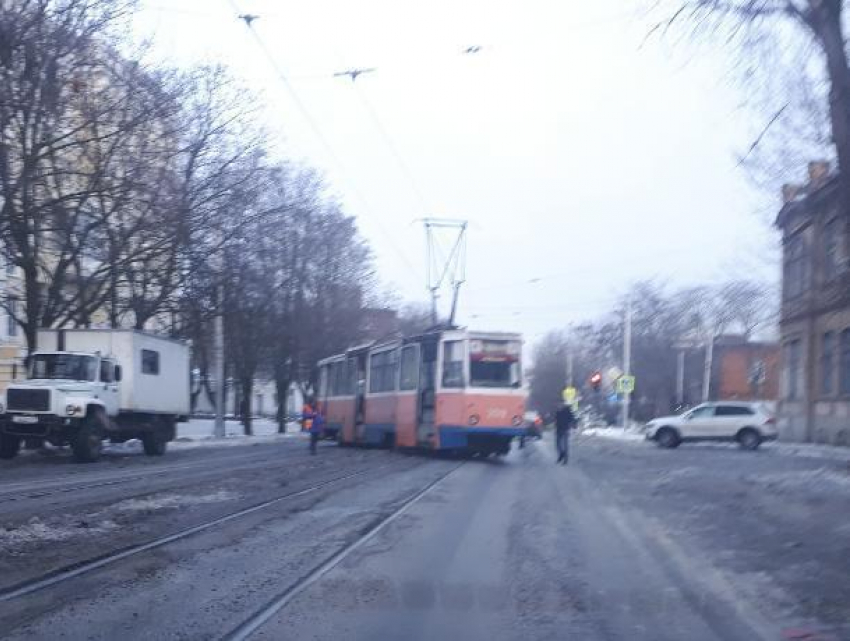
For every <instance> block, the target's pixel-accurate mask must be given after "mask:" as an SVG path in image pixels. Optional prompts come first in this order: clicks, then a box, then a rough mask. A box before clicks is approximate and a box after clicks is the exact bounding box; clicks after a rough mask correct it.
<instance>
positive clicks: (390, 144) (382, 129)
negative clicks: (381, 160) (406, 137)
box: [352, 83, 431, 212]
mask: <svg viewBox="0 0 850 641" xmlns="http://www.w3.org/2000/svg"><path fill="white" fill-rule="evenodd" d="M352 84H353V88H354V91H355V93H356V94H357V97H358V98H360V102H362V103H363V106H364V107H366V111H367V112H368V113H369V116H370V117H371V118H372V123H373V124H374V125H375V129H377V130H378V133H379V134H380V135H381V137H382V138H383V139H384V143H385V144H386V145H387V149H389V150H390V153H391V154H392V156H393V158H395V161H396V164H397V165H398V167H399V169H400V170H401V173H403V174H404V176H405V178H407V181H408V182H409V183H410V187H411V189H412V190H413V193H414V194H415V195H416V198H417V199H418V200H419V204H420V205H421V206H422V208H423V209H424V210H425V211H426V212H429V211H430V210H431V208H430V206H429V204H428V201H427V200H426V198H425V196H424V195H423V194H422V190H421V189H420V188H419V183H418V182H417V181H416V179H415V178H414V177H413V173H412V172H411V171H410V168H409V167H408V166H407V163H406V162H405V161H404V158H402V156H401V154H400V153H399V151H398V147H396V145H395V143H394V142H393V139H392V137H391V136H390V134H389V132H388V131H387V128H386V127H384V125H383V123H382V122H381V119H380V118H379V117H378V112H377V111H375V108H374V107H373V106H372V103H371V102H369V100H368V99H367V98H366V94H365V93H364V92H363V91H362V90H361V89H360V87H358V86H357V83H352Z"/></svg>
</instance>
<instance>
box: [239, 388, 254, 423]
mask: <svg viewBox="0 0 850 641" xmlns="http://www.w3.org/2000/svg"><path fill="white" fill-rule="evenodd" d="M240 387H241V391H242V394H241V396H242V398H240V399H239V413H240V415H241V418H242V425H243V427H244V428H245V436H253V435H254V427H253V424H252V416H251V398H252V397H253V396H254V378H253V377H251V376H246V377H244V378H243V379H242V384H241V385H240Z"/></svg>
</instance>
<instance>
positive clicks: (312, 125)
mask: <svg viewBox="0 0 850 641" xmlns="http://www.w3.org/2000/svg"><path fill="white" fill-rule="evenodd" d="M228 3H229V4H230V6H231V8H232V9H233V10H234V11H235V12H236V14H237V16H238V17H239V19H240V20H242V21H243V22H244V23H245V26H246V27H247V28H248V31H249V32H250V33H251V36H252V37H253V38H254V41H255V42H256V43H257V46H258V47H259V48H260V50H261V51H262V53H263V55H264V56H265V57H266V59H267V60H268V62H269V64H270V65H271V67H272V69H273V70H274V72H275V74H276V75H277V77H278V79H279V80H280V81H281V82H282V83H283V85H284V87H285V88H286V90H287V93H288V94H289V96H290V98H291V99H292V101H293V102H294V103H295V105H296V107H298V110H299V111H300V112H301V115H302V117H303V118H304V120H306V121H307V124H308V125H309V126H310V129H312V131H313V134H314V135H315V136H316V138H317V139H318V140H319V142H320V143H321V144H322V146H323V147H324V148H325V151H326V153H327V154H328V156H329V157H330V159H331V160H332V161H333V163H334V164H335V165H336V166H337V171H338V172H339V173H340V174H341V175H342V176H343V179H344V180H345V181H346V182H347V183H348V185H349V187H350V188H351V189H352V191H353V192H354V194H355V196H357V198H358V199H359V200H360V201H361V205H362V206H363V207H364V208H365V209H366V211H367V212H368V213H369V215H370V216H371V217H372V219H373V222H375V224H376V225H377V227H378V229H380V230H381V233H383V234H384V235H385V236H386V237H387V239H389V240H390V246H391V247H392V248H393V250H394V251H395V252H396V254H397V255H398V257H399V258H401V260H402V262H403V263H404V264H405V266H406V267H407V268H408V269H409V270H410V271H411V273H413V274H414V275H415V276H416V277H417V278H419V276H420V275H419V273H418V271H417V270H416V268H415V267H414V266H413V264H412V263H411V262H410V259H408V257H407V256H406V255H405V254H404V252H402V251H401V250H400V249H399V247H398V246H397V245H396V244H395V242H394V241H393V237H392V235H391V234H390V232H389V230H387V229H386V227H384V225H383V224H382V223H381V222H380V221H379V220H378V217H377V216H375V215H374V213H373V212H372V210H371V207H369V205H368V202H367V201H366V198H365V197H364V196H363V194H362V193H361V192H360V190H359V189H358V188H357V186H356V184H354V182H353V181H352V180H351V179H350V178H346V176H347V171H346V169H345V165H344V164H343V162H342V161H341V160H340V158H339V156H337V154H336V152H335V151H334V149H333V147H332V146H331V144H330V142H328V139H327V138H326V137H325V136H324V134H323V133H322V130H321V129H320V128H319V125H318V123H317V122H316V120H315V119H314V118H313V116H312V115H311V114H310V111H309V110H308V109H307V106H306V105H305V104H304V102H303V101H302V100H301V97H300V96H299V95H298V92H296V91H295V88H294V87H293V86H292V84H291V83H290V82H289V79H288V78H287V76H286V74H285V73H284V71H283V69H282V68H281V67H280V65H278V63H277V61H276V60H275V58H274V56H273V55H272V53H271V51H270V50H269V48H268V47H267V46H266V43H265V42H264V41H263V39H262V38H261V37H260V34H258V33H257V31H256V30H255V29H254V25H253V22H254V21H255V20H257V19H258V18H259V16H255V15H251V16H250V19H248V18H249V16H248V15H247V14H243V13H242V12H241V11H240V10H239V7H238V6H237V5H236V2H235V0H228Z"/></svg>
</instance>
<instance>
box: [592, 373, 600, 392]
mask: <svg viewBox="0 0 850 641" xmlns="http://www.w3.org/2000/svg"><path fill="white" fill-rule="evenodd" d="M601 385H602V374H601V373H600V372H593V374H591V375H590V386H591V387H592V388H593V391H594V392H598V391H599V388H600V386H601Z"/></svg>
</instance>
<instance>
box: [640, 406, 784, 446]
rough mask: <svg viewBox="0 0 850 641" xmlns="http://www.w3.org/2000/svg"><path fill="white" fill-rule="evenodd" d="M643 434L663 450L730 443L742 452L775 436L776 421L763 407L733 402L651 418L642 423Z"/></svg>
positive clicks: (697, 407)
mask: <svg viewBox="0 0 850 641" xmlns="http://www.w3.org/2000/svg"><path fill="white" fill-rule="evenodd" d="M645 433H646V438H647V439H648V440H651V441H655V442H656V443H657V444H658V445H659V446H660V447H664V448H674V447H678V446H679V445H680V444H682V443H686V442H690V441H730V442H737V443H738V445H740V446H741V447H742V448H743V449H745V450H754V449H756V448H758V446H759V445H761V444H762V443H763V442H764V441H772V440H775V439H776V437H777V435H778V431H777V429H776V419H775V418H774V417H773V415H772V414H771V413H770V412H769V411H768V410H767V408H766V407H765V406H764V405H762V404H761V403H744V402H734V401H722V402H717V403H703V404H702V405H698V406H696V407H695V408H693V409H692V410H689V411H687V412H685V413H684V414H680V415H679V416H662V417H660V418H654V419H652V420H651V421H649V423H647V424H646V432H645Z"/></svg>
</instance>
